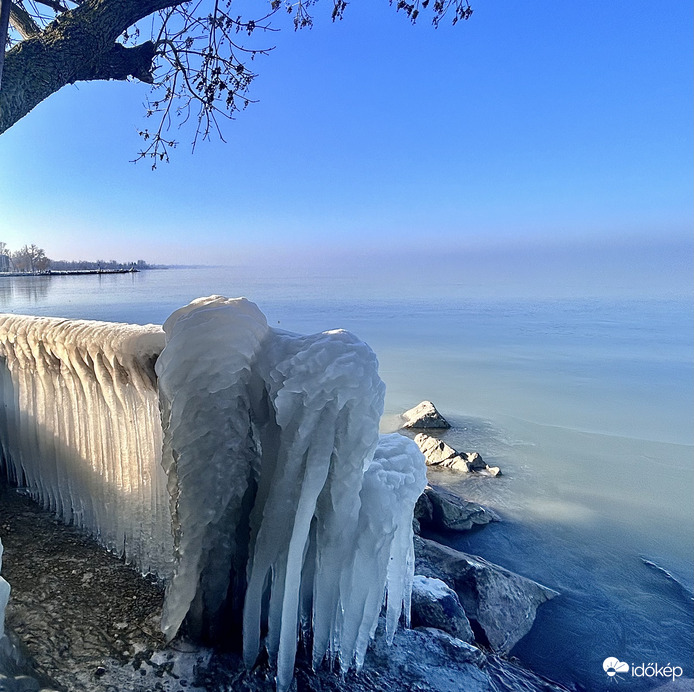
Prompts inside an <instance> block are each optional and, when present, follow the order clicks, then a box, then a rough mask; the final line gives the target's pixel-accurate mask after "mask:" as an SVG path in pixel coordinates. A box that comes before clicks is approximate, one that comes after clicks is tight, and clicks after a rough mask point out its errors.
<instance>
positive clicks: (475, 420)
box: [0, 268, 694, 690]
mask: <svg viewBox="0 0 694 692" xmlns="http://www.w3.org/2000/svg"><path fill="white" fill-rule="evenodd" d="M212 293H220V294H224V295H229V296H237V295H245V296H246V297H248V298H250V299H251V300H254V301H255V302H257V303H258V305H259V306H260V308H261V309H262V310H263V312H264V313H265V314H266V315H267V317H268V322H269V323H270V324H271V325H273V326H281V327H282V328H285V329H288V330H293V331H298V332H304V333H308V332H313V331H321V330H324V329H331V328H335V327H344V328H346V329H349V330H351V331H354V332H355V333H357V334H358V335H359V336H360V337H361V338H363V339H364V340H365V341H367V342H368V343H369V344H370V345H371V346H372V348H373V349H374V350H375V351H376V353H377V354H378V356H379V360H380V363H381V368H380V372H381V377H382V378H383V379H384V380H385V382H386V385H387V387H388V394H387V399H386V416H385V417H384V422H383V428H384V430H390V429H392V428H393V427H395V425H396V422H395V421H396V416H397V414H398V413H400V412H401V411H402V410H404V409H405V408H409V407H411V406H413V405H414V404H416V403H418V402H419V401H421V400H422V399H431V400H433V401H434V402H435V403H436V405H437V406H438V408H439V410H441V411H442V412H443V413H444V414H445V415H447V416H448V417H449V418H450V419H451V422H452V423H453V425H454V427H453V429H452V430H451V431H449V432H448V433H446V437H445V439H446V440H447V441H448V442H449V443H450V444H452V445H453V446H454V447H457V448H459V449H461V450H463V451H470V450H476V451H479V452H480V454H482V456H483V457H484V458H485V460H487V461H488V462H489V463H490V464H493V465H499V466H500V467H501V468H502V470H503V472H504V476H503V477H500V478H495V479H479V478H474V479H470V478H466V477H461V476H455V475H452V474H448V473H446V474H444V473H434V474H433V475H432V476H431V480H432V482H435V483H439V484H441V485H446V486H447V487H450V488H451V489H452V490H454V491H456V492H458V493H459V494H462V495H464V496H465V497H468V498H470V499H475V500H477V501H479V502H483V503H486V504H489V505H491V506H492V507H494V508H495V509H496V510H497V511H498V512H499V513H500V514H501V515H502V518H503V519H504V521H503V522H502V523H499V524H496V525H490V526H488V527H486V528H485V529H484V530H481V531H479V532H476V533H474V534H471V535H469V536H466V537H465V538H464V539H461V540H459V542H458V543H457V547H460V548H461V549H464V550H466V551H469V552H473V553H479V554H481V555H483V556H484V557H486V558H487V559H489V560H491V561H494V562H497V563H498V564H501V565H503V566H506V567H508V568H510V569H513V570H515V571H517V572H519V573H521V574H524V575H526V576H529V577H531V578H534V579H536V580H538V581H541V582H543V583H545V584H547V585H548V586H550V587H552V588H555V589H557V590H558V591H560V592H561V594H562V595H561V596H560V597H559V598H557V599H555V600H554V601H551V602H550V603H548V604H546V605H544V606H543V607H542V608H541V609H540V610H539V611H538V619H537V624H536V626H535V627H534V628H533V630H532V631H531V633H530V634H529V635H528V636H526V638H525V639H524V640H522V641H521V642H520V643H519V644H518V645H517V647H516V648H515V649H514V651H513V653H514V655H517V656H518V657H519V658H520V659H521V660H522V661H524V662H526V663H527V664H529V665H530V666H531V667H533V668H535V669H536V670H538V671H539V672H540V673H542V674H545V675H547V676H549V677H552V678H555V679H558V680H559V681H561V682H564V683H565V684H574V685H575V686H576V688H577V689H589V690H601V689H614V688H615V687H614V685H615V684H616V683H617V682H619V683H620V685H619V689H624V690H628V689H635V690H636V689H649V688H655V687H657V686H658V685H659V684H662V683H663V682H665V680H664V679H663V678H660V679H657V680H647V679H639V678H633V677H632V676H628V677H626V678H623V679H619V680H615V679H613V678H608V677H607V676H606V675H605V673H604V672H603V670H602V662H603V660H604V659H605V658H607V657H609V656H614V657H617V658H619V660H620V661H625V662H628V663H629V664H630V665H631V664H634V665H640V664H641V663H646V664H648V663H657V664H659V665H660V666H665V665H667V664H671V665H672V666H681V667H682V668H683V670H684V674H685V675H687V676H689V677H692V652H693V643H692V590H693V586H692V581H693V579H692V547H693V545H694V527H693V523H694V522H693V516H692V497H694V471H693V460H692V450H693V446H692V425H691V421H692V419H693V418H694V416H693V413H694V411H693V406H692V385H693V375H692V359H691V354H692V315H691V306H690V302H689V301H687V300H678V299H667V300H664V299H660V300H655V299H643V300H633V299H631V300H615V299H596V298H590V299H568V300H567V299H564V300H550V299H537V298H534V299H532V300H530V299H522V300H511V299H503V300H502V299H494V300H492V299H485V298H483V297H482V298H481V297H480V295H479V291H478V292H477V295H476V297H474V298H472V297H471V296H470V295H469V292H468V291H467V288H466V286H465V285H464V284H459V285H452V284H450V283H447V282H446V281H445V280H442V282H441V284H440V285H436V286H428V287H427V290H426V296H427V297H422V296H423V293H424V292H423V291H422V290H421V288H420V287H413V286H408V285H406V284H404V283H402V284H397V285H396V284H393V283H390V284H389V283H386V282H379V283H378V284H368V283H366V284H365V283H356V282H354V281H352V280H349V279H340V278H339V277H338V278H336V277H327V276H315V275H314V276H303V277H299V278H297V277H296V276H292V275H291V272H287V277H284V278H283V277H276V278H268V277H267V276H260V278H259V276H258V275H253V273H251V272H248V271H245V272H242V271H240V270H235V269H232V268H229V269H197V270H193V269H191V270H166V271H150V272H142V273H140V274H134V275H124V276H123V275H115V276H101V277H99V276H85V277H50V278H49V277H37V278H22V279H13V280H8V279H1V280H0V309H1V310H3V311H6V312H17V313H26V314H40V315H52V316H64V317H73V318H87V319H104V320H113V321H127V322H137V323H140V324H143V323H147V322H153V323H161V322H163V320H164V319H166V317H168V315H169V314H170V313H171V312H172V311H173V310H174V309H176V308H177V307H180V306H181V305H183V304H185V303H187V302H188V301H189V300H191V299H192V298H195V297H199V296H201V295H209V294H212Z"/></svg>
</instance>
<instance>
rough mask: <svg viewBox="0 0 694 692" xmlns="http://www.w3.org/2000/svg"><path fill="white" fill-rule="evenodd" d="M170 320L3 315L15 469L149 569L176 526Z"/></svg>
mask: <svg viewBox="0 0 694 692" xmlns="http://www.w3.org/2000/svg"><path fill="white" fill-rule="evenodd" d="M163 345H164V334H163V332H162V330H161V327H155V326H153V325H149V326H145V327H140V326H136V325H129V324H115V323H107V322H92V321H83V320H80V321H75V320H60V319H55V318H48V317H23V316H16V315H0V399H1V400H2V402H3V404H4V405H3V406H2V407H0V444H1V445H2V456H3V457H4V460H5V464H4V465H5V469H6V472H7V473H8V474H9V475H10V476H12V477H13V478H14V480H16V481H17V482H18V483H19V484H20V485H23V486H26V487H27V489H28V491H29V493H30V494H31V495H32V497H33V498H34V499H35V500H37V501H39V502H40V503H41V504H42V505H43V506H44V507H46V508H47V509H49V510H51V511H53V512H55V513H56V515H58V516H59V517H60V518H61V519H63V520H64V521H65V522H66V523H73V524H75V525H76V526H80V527H83V528H85V529H87V530H88V531H89V532H90V533H92V534H94V535H95V536H97V537H98V540H99V541H100V542H101V543H102V544H103V545H104V546H106V548H108V549H109V550H112V551H114V552H117V553H119V554H120V553H124V554H125V556H126V558H127V559H128V561H130V562H132V563H133V564H135V565H137V567H138V568H139V569H140V570H142V571H143V572H153V573H156V574H159V575H163V576H166V575H168V573H169V571H170V569H171V550H172V548H171V544H172V540H171V529H170V513H169V498H168V493H167V490H166V475H165V474H164V471H163V469H162V468H161V445H162V434H161V424H160V422H159V397H158V392H157V386H156V378H155V375H154V360H155V359H156V357H157V356H158V354H159V352H160V351H161V349H162V347H163Z"/></svg>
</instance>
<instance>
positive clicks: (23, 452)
mask: <svg viewBox="0 0 694 692" xmlns="http://www.w3.org/2000/svg"><path fill="white" fill-rule="evenodd" d="M164 342H165V345H164ZM162 347H163V350H162ZM155 360H156V364H155V365H154V361H155ZM377 365H378V364H377V360H376V357H375V355H374V353H373V352H372V351H371V349H370V348H369V347H368V346H367V345H366V344H364V343H363V342H361V341H359V340H358V339H357V338H356V337H355V336H353V335H352V334H350V333H348V332H345V331H342V330H335V331H330V332H324V333H321V334H315V335H312V336H300V335H296V334H291V333H288V332H284V331H281V330H277V329H273V328H270V327H268V325H267V321H266V319H265V317H264V315H263V314H262V313H261V312H260V310H259V309H258V308H257V307H256V306H255V305H254V304H253V303H250V302H249V301H247V300H245V299H233V300H230V299H227V298H222V297H219V296H212V297H210V298H204V299H199V300H197V301H194V302H193V303H191V304H190V305H188V306H186V307H185V308H181V309H180V310H178V311H176V312H175V313H174V314H173V315H171V317H170V318H169V319H168V320H167V321H166V323H165V324H164V328H163V331H162V330H161V329H160V328H158V327H153V326H151V325H150V326H147V327H136V326H133V325H116V324H106V323H96V322H74V321H73V322H70V321H66V320H55V319H48V318H28V317H17V316H0V396H1V397H2V400H3V402H4V404H5V405H4V407H0V438H1V439H2V454H3V460H2V461H0V467H1V466H3V465H4V467H5V470H6V472H7V473H9V474H10V475H11V476H13V477H15V478H16V479H17V480H18V481H19V482H21V483H25V484H26V485H27V487H28V488H29V490H30V492H31V494H32V495H33V496H34V497H35V498H36V499H38V500H39V501H41V502H42V503H43V504H44V505H45V506H46V507H48V508H50V509H52V510H53V511H55V512H56V513H57V514H59V515H60V516H61V517H62V518H63V519H64V520H65V521H68V522H74V523H76V524H78V525H80V526H83V527H85V528H86V529H88V530H89V531H91V532H92V533H93V534H94V535H96V536H97V538H98V539H99V540H100V541H101V542H102V543H103V544H104V545H105V546H106V547H108V548H110V549H111V550H115V551H118V552H120V553H124V554H125V555H126V557H127V558H128V559H129V560H131V561H132V562H133V563H134V564H136V565H137V566H138V567H139V568H140V569H141V570H142V571H152V572H154V573H156V574H158V575H159V576H160V577H162V578H164V579H165V580H166V581H167V593H166V599H165V604H164V612H163V617H162V629H163V631H164V632H165V634H166V636H167V638H169V639H171V638H172V637H174V636H175V635H176V634H177V632H178V631H179V630H180V628H181V627H182V626H183V627H185V629H186V631H187V632H188V633H190V634H193V635H194V636H197V637H201V638H208V639H211V640H213V641H214V640H217V639H219V638H221V637H229V636H233V635H234V634H235V633H238V632H239V631H241V628H242V631H243V652H244V659H245V661H246V663H247V665H249V666H251V665H253V664H254V663H255V662H256V660H257V658H258V655H259V654H260V652H261V649H263V648H264V649H265V650H267V652H268V654H269V657H270V660H271V661H272V662H273V663H276V665H277V681H278V688H279V689H280V690H285V689H287V688H288V687H289V685H290V683H291V679H292V676H293V668H294V659H295V655H296V649H297V642H298V639H299V637H302V636H303V637H304V640H305V642H306V644H307V645H310V646H312V652H313V662H314V664H315V665H318V664H320V663H321V662H322V661H323V660H324V659H325V658H326V657H327V658H329V659H330V660H332V661H338V662H339V664H340V665H341V666H342V667H343V668H347V667H348V666H350V665H355V666H356V667H360V666H361V664H362V663H363V660H364V654H365V652H366V648H367V645H368V642H369V640H370V638H371V637H373V635H374V632H375V630H376V625H377V623H378V618H379V614H380V612H381V608H382V606H383V605H384V599H385V608H386V631H387V637H388V638H389V639H390V640H392V637H393V634H394V632H395V628H396V627H397V624H398V621H399V619H400V617H401V614H402V613H403V612H404V614H405V619H406V620H407V618H408V616H409V599H410V592H411V586H412V575H413V569H414V556H413V547H412V513H413V509H414V504H415V502H416V500H417V497H418V496H419V495H420V493H421V492H422V490H423V489H424V487H425V485H426V473H425V465H424V461H423V457H422V455H421V453H420V452H419V450H418V449H417V446H416V445H415V444H414V443H413V442H412V441H411V440H409V439H407V438H404V437H402V436H400V435H386V436H379V434H378V422H379V418H380V416H381V414H382V411H383V398H384V385H383V383H382V382H381V380H380V378H379V377H378V374H377ZM155 372H156V375H155ZM160 416H161V417H160ZM2 462H4V464H3V463H2Z"/></svg>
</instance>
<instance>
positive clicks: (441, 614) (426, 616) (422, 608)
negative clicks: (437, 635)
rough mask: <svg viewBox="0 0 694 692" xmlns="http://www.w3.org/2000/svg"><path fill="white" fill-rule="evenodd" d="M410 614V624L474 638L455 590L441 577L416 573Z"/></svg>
mask: <svg viewBox="0 0 694 692" xmlns="http://www.w3.org/2000/svg"><path fill="white" fill-rule="evenodd" d="M411 617H412V627H435V628H436V629H439V630H442V631H443V632H447V633H448V634H450V635H451V636H453V637H456V638H457V639H462V640H463V641H466V642H470V643H472V642H473V641H474V640H475V635H474V634H473V633H472V628H471V627H470V622H469V620H468V619H467V617H466V615H465V611H464V610H463V606H461V605H460V600H459V598H458V594H456V592H455V591H453V589H451V588H450V587H449V586H447V585H446V584H444V583H443V582H442V581H441V580H440V579H433V578H432V577H423V576H421V575H416V576H415V578H414V581H413V582H412V610H411Z"/></svg>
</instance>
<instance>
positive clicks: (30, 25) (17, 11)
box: [10, 2, 41, 38]
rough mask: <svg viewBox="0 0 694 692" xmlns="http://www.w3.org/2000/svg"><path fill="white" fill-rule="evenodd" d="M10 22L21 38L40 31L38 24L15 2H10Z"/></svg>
mask: <svg viewBox="0 0 694 692" xmlns="http://www.w3.org/2000/svg"><path fill="white" fill-rule="evenodd" d="M10 24H12V26H13V27H14V28H15V29H16V30H17V31H18V32H19V34H20V36H21V37H22V38H29V37H30V36H33V35H34V34H38V33H39V32H40V31H41V29H40V28H39V25H38V24H37V23H36V22H35V21H34V20H33V19H32V17H31V15H30V14H29V13H28V12H27V11H26V10H25V9H24V8H23V7H22V6H21V5H18V4H17V3H16V2H13V3H12V7H11V11H10Z"/></svg>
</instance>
